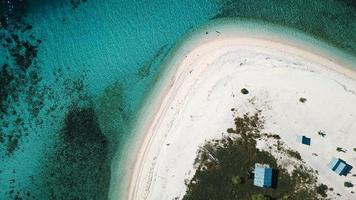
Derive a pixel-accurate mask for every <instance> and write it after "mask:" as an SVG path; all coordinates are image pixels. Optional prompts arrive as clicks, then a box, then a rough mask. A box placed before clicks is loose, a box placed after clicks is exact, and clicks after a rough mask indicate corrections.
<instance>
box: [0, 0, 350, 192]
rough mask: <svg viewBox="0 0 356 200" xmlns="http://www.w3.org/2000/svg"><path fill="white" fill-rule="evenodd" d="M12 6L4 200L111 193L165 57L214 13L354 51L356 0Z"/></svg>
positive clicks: (5, 46) (6, 11)
mask: <svg viewBox="0 0 356 200" xmlns="http://www.w3.org/2000/svg"><path fill="white" fill-rule="evenodd" d="M11 2H12V3H14V4H13V6H14V9H13V10H11V9H10V8H11V5H10V4H9V3H7V1H6V2H5V1H1V4H0V5H1V7H0V12H1V13H0V14H1V24H2V27H1V30H0V37H1V43H2V46H1V49H0V66H1V70H0V79H1V80H0V95H1V96H0V97H1V98H0V105H1V106H0V120H1V121H0V156H1V160H0V199H107V195H108V194H107V193H108V189H109V184H110V182H109V181H110V163H111V159H112V157H113V156H114V154H115V153H116V152H117V151H118V152H120V151H122V149H121V147H122V145H123V144H124V143H125V141H126V140H127V138H128V137H129V136H130V135H129V133H130V130H131V128H132V125H133V122H134V119H135V117H136V114H137V110H138V109H139V108H140V106H141V105H142V103H143V102H144V101H145V97H146V96H147V93H148V92H149V90H150V88H151V87H152V86H153V84H154V83H155V80H156V78H157V76H158V75H159V72H160V71H161V70H162V69H161V68H160V63H161V62H162V61H163V60H164V58H165V57H166V55H167V54H168V52H169V51H170V50H171V48H172V47H173V45H174V44H175V43H176V41H177V40H179V39H181V38H182V37H184V35H185V34H186V33H187V32H190V31H192V30H194V29H198V28H199V26H201V25H202V24H204V23H206V22H208V21H210V20H212V19H215V18H224V17H229V18H240V19H241V18H248V19H255V20H259V21H263V22H268V23H274V24H279V25H283V26H287V27H291V28H296V29H298V30H301V31H304V32H306V33H308V34H311V35H313V36H315V37H317V38H319V39H321V40H323V41H326V42H329V43H330V44H331V45H334V46H336V47H338V48H340V49H342V50H344V51H347V52H348V53H350V54H352V55H356V35H355V30H356V23H355V21H356V20H355V19H356V5H355V4H354V3H352V1H331V0H330V1H327V2H328V3H323V2H324V1H322V0H318V1H313V2H310V1H284V2H283V3H282V2H280V1H278V0H268V1H266V0H264V1H262V0H256V1H248V0H240V1H237V0H226V1H224V0H195V1H192V0H151V1H143V0H142V1H138V0H136V1H126V0H106V1H100V0H72V1H70V0H59V1H51V0H37V1H36V0H28V1H20V0H18V1H11ZM306 8H308V9H306Z"/></svg>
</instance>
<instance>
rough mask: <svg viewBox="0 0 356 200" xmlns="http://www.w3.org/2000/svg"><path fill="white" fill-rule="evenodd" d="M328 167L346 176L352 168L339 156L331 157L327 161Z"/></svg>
mask: <svg viewBox="0 0 356 200" xmlns="http://www.w3.org/2000/svg"><path fill="white" fill-rule="evenodd" d="M328 166H329V168H330V169H331V170H333V171H334V172H335V173H337V174H339V175H340V176H346V175H347V174H348V173H349V172H350V171H351V169H352V166H351V165H349V164H347V163H346V162H345V161H343V160H341V159H340V158H335V157H333V158H332V159H331V161H330V163H329V165H328Z"/></svg>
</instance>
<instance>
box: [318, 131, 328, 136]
mask: <svg viewBox="0 0 356 200" xmlns="http://www.w3.org/2000/svg"><path fill="white" fill-rule="evenodd" d="M318 135H320V136H321V137H325V136H326V134H325V132H324V131H318Z"/></svg>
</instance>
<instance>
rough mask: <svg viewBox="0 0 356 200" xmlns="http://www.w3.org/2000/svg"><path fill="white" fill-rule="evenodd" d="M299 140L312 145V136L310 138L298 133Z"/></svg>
mask: <svg viewBox="0 0 356 200" xmlns="http://www.w3.org/2000/svg"><path fill="white" fill-rule="evenodd" d="M297 142H299V143H302V144H305V145H308V146H309V145H310V143H311V139H310V138H308V137H306V136H304V135H298V136H297Z"/></svg>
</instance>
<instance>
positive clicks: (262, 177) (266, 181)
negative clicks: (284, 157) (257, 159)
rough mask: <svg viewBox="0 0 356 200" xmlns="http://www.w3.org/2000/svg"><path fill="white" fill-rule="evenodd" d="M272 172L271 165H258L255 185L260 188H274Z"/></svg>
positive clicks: (255, 172) (255, 171)
mask: <svg viewBox="0 0 356 200" xmlns="http://www.w3.org/2000/svg"><path fill="white" fill-rule="evenodd" d="M272 171H273V170H272V168H270V167H269V165H262V164H259V163H256V164H255V170H254V174H255V175H254V180H253V184H254V185H255V186H258V187H265V188H269V187H272Z"/></svg>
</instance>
